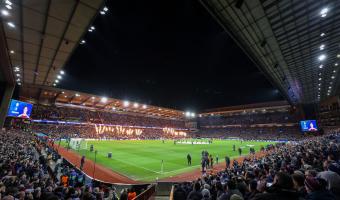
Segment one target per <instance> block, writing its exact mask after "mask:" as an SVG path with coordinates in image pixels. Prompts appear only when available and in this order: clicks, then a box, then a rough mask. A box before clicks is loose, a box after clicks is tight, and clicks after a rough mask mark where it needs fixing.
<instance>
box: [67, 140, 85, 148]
mask: <svg viewBox="0 0 340 200" xmlns="http://www.w3.org/2000/svg"><path fill="white" fill-rule="evenodd" d="M70 148H72V149H75V150H82V149H87V141H86V140H85V139H84V138H71V139H70Z"/></svg>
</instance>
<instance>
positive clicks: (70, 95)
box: [20, 84, 185, 119]
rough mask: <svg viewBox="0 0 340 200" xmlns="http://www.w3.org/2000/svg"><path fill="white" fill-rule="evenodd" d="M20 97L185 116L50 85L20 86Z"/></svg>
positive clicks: (47, 101)
mask: <svg viewBox="0 0 340 200" xmlns="http://www.w3.org/2000/svg"><path fill="white" fill-rule="evenodd" d="M20 99H21V100H25V101H29V102H32V103H36V102H37V100H38V101H39V102H40V103H44V104H56V105H58V104H59V105H60V104H62V105H67V106H80V107H83V108H94V109H103V110H107V111H112V112H129V113H135V114H142V115H149V116H154V117H166V118H176V119H182V118H184V114H185V113H184V112H183V111H180V110H174V109H169V108H164V107H157V106H152V105H146V104H142V103H140V102H139V103H137V102H130V101H125V100H121V99H114V98H108V97H101V96H97V95H92V94H88V93H83V92H77V91H71V90H64V89H59V88H55V87H49V86H41V85H40V86H39V85H33V84H25V85H23V86H22V87H20Z"/></svg>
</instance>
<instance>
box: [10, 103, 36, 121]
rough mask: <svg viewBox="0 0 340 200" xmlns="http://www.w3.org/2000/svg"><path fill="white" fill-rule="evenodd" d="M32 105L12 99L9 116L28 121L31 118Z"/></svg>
mask: <svg viewBox="0 0 340 200" xmlns="http://www.w3.org/2000/svg"><path fill="white" fill-rule="evenodd" d="M32 107H33V106H32V104H30V103H26V102H22V101H17V100H14V99H12V100H11V103H10V105H9V108H8V113H7V116H10V117H19V118H24V119H28V118H30V116H31V112H32Z"/></svg>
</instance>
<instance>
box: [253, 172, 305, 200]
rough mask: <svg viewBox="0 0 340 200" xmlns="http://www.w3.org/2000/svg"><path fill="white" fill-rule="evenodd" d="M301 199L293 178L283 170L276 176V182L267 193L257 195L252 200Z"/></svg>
mask: <svg viewBox="0 0 340 200" xmlns="http://www.w3.org/2000/svg"><path fill="white" fill-rule="evenodd" d="M272 199H275V200H286V199H289V200H299V199H300V198H299V194H298V193H297V192H296V191H295V190H294V184H293V180H292V178H291V177H290V176H289V175H288V174H286V173H283V172H279V173H277V174H276V175H275V177H274V182H273V185H272V186H271V187H269V188H268V189H267V192H266V193H261V194H257V195H255V197H254V198H252V200H272Z"/></svg>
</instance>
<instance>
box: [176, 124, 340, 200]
mask: <svg viewBox="0 0 340 200" xmlns="http://www.w3.org/2000/svg"><path fill="white" fill-rule="evenodd" d="M339 141H340V132H339V130H333V131H329V132H328V133H327V134H325V135H324V136H319V137H313V138H312V139H311V138H308V139H306V140H301V141H300V142H297V143H287V144H280V145H279V144H278V145H276V146H275V147H274V148H272V149H270V150H268V152H267V153H266V155H265V156H262V157H258V156H249V157H247V158H245V160H244V161H243V162H242V163H237V162H233V164H232V165H231V166H226V169H225V170H224V171H221V172H218V173H215V174H204V175H203V176H202V178H200V179H198V180H197V181H194V182H188V183H179V184H175V185H174V190H173V199H174V200H179V199H188V200H201V199H207V200H215V199H217V200H242V199H245V200H267V199H268V200H269V199H273V200H274V199H275V200H281V199H289V200H295V199H296V200H298V199H308V200H335V199H340V165H339V158H340V151H339V150H340V146H339Z"/></svg>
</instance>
